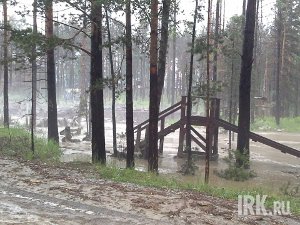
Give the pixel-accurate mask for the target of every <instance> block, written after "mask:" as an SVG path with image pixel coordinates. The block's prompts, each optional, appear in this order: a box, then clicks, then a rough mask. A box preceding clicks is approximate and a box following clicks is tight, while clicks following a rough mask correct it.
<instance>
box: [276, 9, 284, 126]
mask: <svg viewBox="0 0 300 225" xmlns="http://www.w3.org/2000/svg"><path fill="white" fill-rule="evenodd" d="M277 10H278V17H277V37H276V38H277V40H276V42H277V62H276V64H277V68H276V78H275V90H276V94H275V121H276V124H277V126H279V124H280V103H281V101H280V77H281V71H282V69H281V65H282V63H281V62H282V60H281V57H282V45H283V43H282V30H283V29H282V20H283V18H282V9H281V6H280V5H279V6H278V9H277Z"/></svg>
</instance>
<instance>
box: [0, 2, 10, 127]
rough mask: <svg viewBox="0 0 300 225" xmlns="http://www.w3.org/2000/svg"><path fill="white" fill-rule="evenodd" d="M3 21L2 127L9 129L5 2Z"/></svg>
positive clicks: (4, 3) (5, 3) (4, 5)
mask: <svg viewBox="0 0 300 225" xmlns="http://www.w3.org/2000/svg"><path fill="white" fill-rule="evenodd" d="M2 4H3V20H4V34H3V35H4V37H3V59H4V64H3V71H4V77H3V78H4V88H3V96H4V109H3V112H4V127H7V128H9V109H8V107H9V106H8V21H7V0H3V3H2Z"/></svg>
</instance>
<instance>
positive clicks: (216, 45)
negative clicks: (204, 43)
mask: <svg viewBox="0 0 300 225" xmlns="http://www.w3.org/2000/svg"><path fill="white" fill-rule="evenodd" d="M219 27H220V0H217V5H216V21H215V38H214V64H213V77H212V78H213V80H214V81H217V79H218V48H219V29H220V28H219Z"/></svg>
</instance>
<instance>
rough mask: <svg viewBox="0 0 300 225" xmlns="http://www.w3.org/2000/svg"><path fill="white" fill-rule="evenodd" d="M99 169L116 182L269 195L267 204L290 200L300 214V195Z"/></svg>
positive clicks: (229, 195)
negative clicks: (224, 186)
mask: <svg viewBox="0 0 300 225" xmlns="http://www.w3.org/2000/svg"><path fill="white" fill-rule="evenodd" d="M97 171H98V172H99V174H100V176H101V177H102V178H105V179H109V180H113V181H116V182H124V183H133V184H137V185H142V186H145V187H155V188H167V189H173V190H193V191H196V192H201V193H205V194H208V195H211V196H215V197H219V198H223V199H230V200H236V201H237V199H238V195H251V196H254V197H255V196H256V195H261V196H262V195H268V198H267V200H266V206H267V207H269V208H272V207H273V202H274V201H290V204H291V211H292V213H293V214H294V215H300V198H299V197H298V196H291V195H284V194H281V193H272V192H270V191H267V190H263V189H262V188H251V189H241V188H228V187H226V188H222V187H216V186H212V185H207V184H204V183H202V182H200V181H198V182H194V183H187V182H183V181H181V180H180V178H178V177H171V178H170V177H169V176H166V175H156V174H153V173H148V172H141V171H136V170H132V169H120V168H116V167H113V166H106V167H105V166H100V165H97Z"/></svg>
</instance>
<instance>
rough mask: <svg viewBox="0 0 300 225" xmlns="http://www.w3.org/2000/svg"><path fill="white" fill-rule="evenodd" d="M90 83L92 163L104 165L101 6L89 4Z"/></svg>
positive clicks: (97, 3) (96, 2)
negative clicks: (90, 30) (90, 27)
mask: <svg viewBox="0 0 300 225" xmlns="http://www.w3.org/2000/svg"><path fill="white" fill-rule="evenodd" d="M91 21H92V35H91V81H90V95H91V96H90V99H91V100H90V102H91V105H90V106H91V121H92V161H93V162H94V163H97V162H100V163H101V164H105V163H106V152H105V128H104V102H103V87H102V85H103V84H102V79H103V71H102V4H101V3H100V2H99V1H96V0H93V1H92V2H91Z"/></svg>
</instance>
